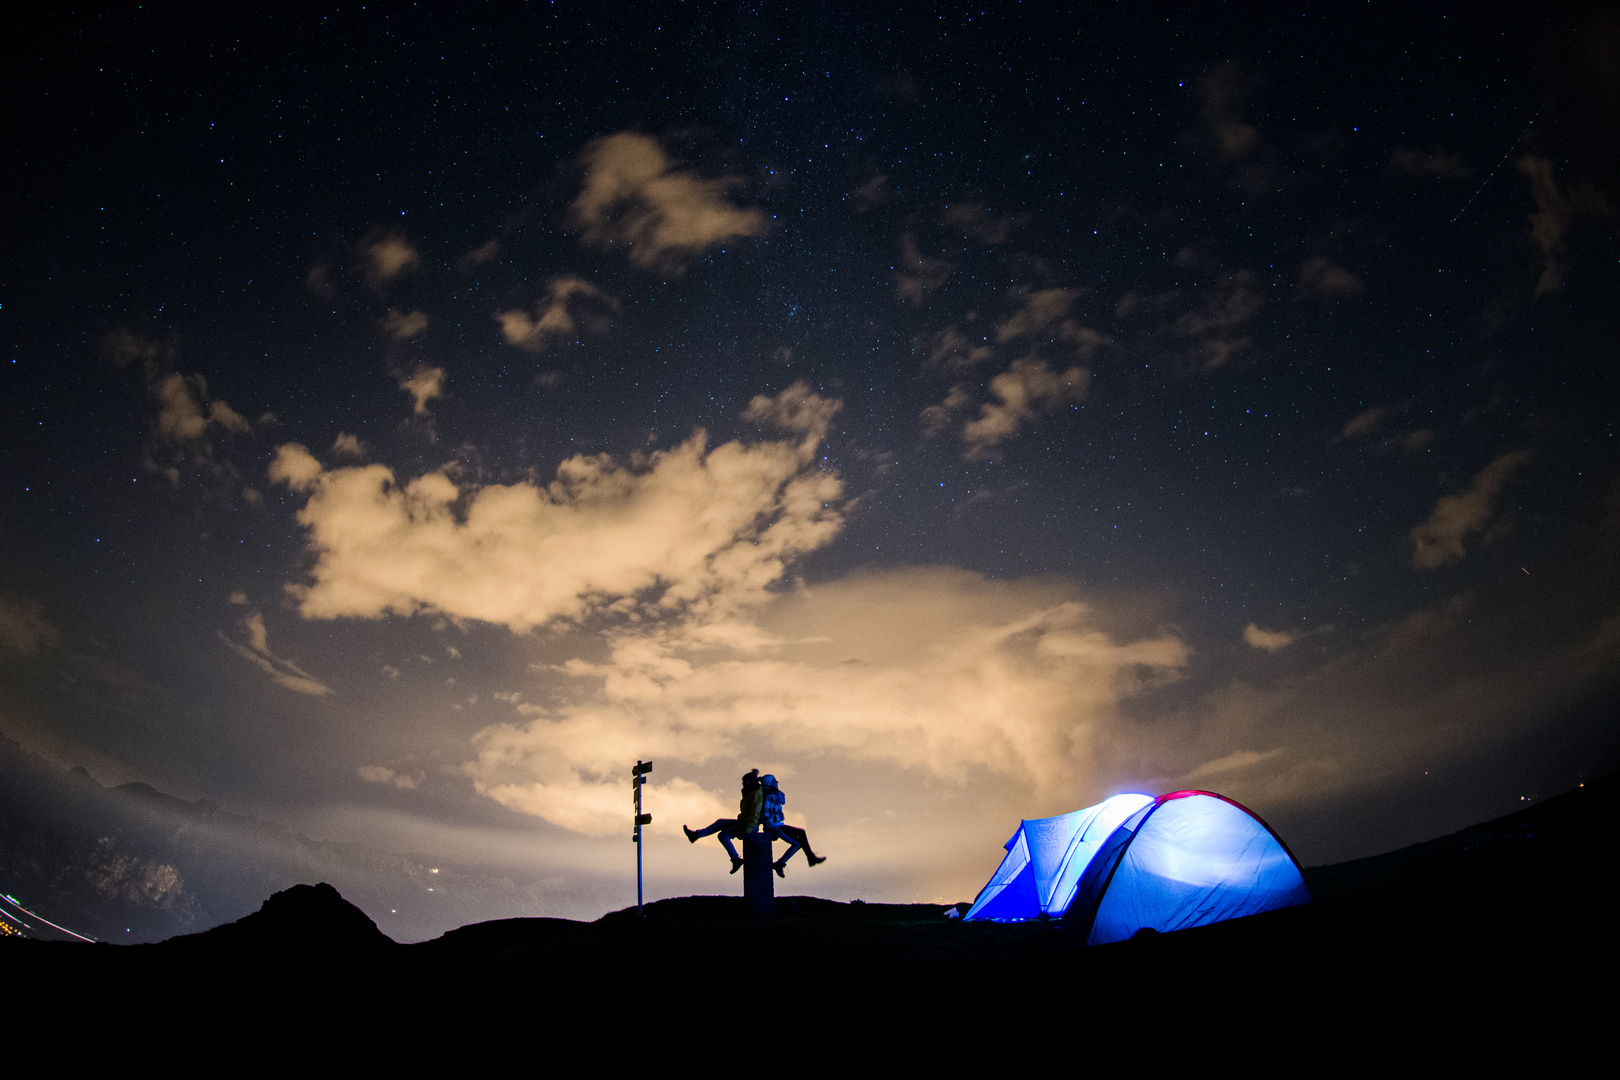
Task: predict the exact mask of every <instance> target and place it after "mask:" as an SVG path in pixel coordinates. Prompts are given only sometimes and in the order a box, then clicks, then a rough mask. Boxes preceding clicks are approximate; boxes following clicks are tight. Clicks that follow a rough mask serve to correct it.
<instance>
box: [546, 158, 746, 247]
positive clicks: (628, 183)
mask: <svg viewBox="0 0 1620 1080" xmlns="http://www.w3.org/2000/svg"><path fill="white" fill-rule="evenodd" d="M580 160H581V162H582V163H583V165H584V168H585V184H584V186H583V188H582V189H581V190H580V193H579V197H578V198H576V199H575V200H574V203H573V206H572V207H571V208H570V214H571V217H572V220H573V223H574V225H575V226H576V227H577V228H579V229H580V230H581V232H582V233H583V234H584V237H585V240H586V242H588V243H591V244H594V245H596V246H598V247H605V248H616V247H620V248H624V249H625V253H626V255H627V257H628V258H629V259H630V262H631V263H632V264H633V265H635V266H640V267H644V268H647V269H657V270H665V271H678V270H680V269H681V268H683V267H684V266H685V264H686V263H687V262H688V261H690V260H691V259H692V258H694V257H696V256H697V255H699V254H701V253H702V252H704V251H705V250H707V249H708V248H711V247H714V246H716V245H718V244H723V243H725V242H726V241H727V240H730V239H732V238H734V237H745V236H763V235H764V234H765V230H766V217H765V215H764V213H762V212H761V211H759V210H754V209H742V208H740V207H738V206H735V205H733V203H732V202H731V200H730V199H729V197H728V193H729V192H730V191H731V190H732V189H733V188H735V187H736V186H737V183H738V182H737V181H736V180H733V179H730V178H722V179H718V180H704V179H701V178H700V177H698V176H696V175H695V174H693V173H690V172H686V171H684V170H681V169H677V168H676V167H675V166H674V164H673V163H672V162H671V161H670V159H669V156H668V155H666V154H665V153H664V151H663V148H662V147H660V146H659V145H658V141H657V140H656V139H653V138H650V137H648V136H646V135H639V134H637V133H635V132H632V131H621V132H619V133H618V134H616V135H609V136H606V137H604V138H600V139H594V140H592V141H591V143H590V144H589V145H587V146H586V147H585V150H584V152H583V153H582V154H581V155H580Z"/></svg>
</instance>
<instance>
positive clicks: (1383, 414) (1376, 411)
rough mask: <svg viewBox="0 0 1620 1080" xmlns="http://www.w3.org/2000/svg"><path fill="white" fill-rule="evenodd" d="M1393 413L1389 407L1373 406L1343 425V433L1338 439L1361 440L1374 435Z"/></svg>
mask: <svg viewBox="0 0 1620 1080" xmlns="http://www.w3.org/2000/svg"><path fill="white" fill-rule="evenodd" d="M1394 411H1395V410H1394V408H1393V407H1392V406H1389V405H1374V406H1373V407H1372V408H1370V409H1364V410H1362V411H1361V412H1358V413H1356V415H1354V416H1352V417H1351V418H1350V419H1349V420H1348V421H1347V422H1346V423H1345V425H1344V431H1343V432H1341V433H1340V435H1339V438H1340V439H1363V438H1366V437H1367V436H1369V435H1373V434H1376V433H1377V432H1378V430H1379V429H1380V428H1382V427H1383V426H1384V422H1385V421H1387V420H1388V419H1389V418H1390V415H1391V414H1392V413H1393V412H1394Z"/></svg>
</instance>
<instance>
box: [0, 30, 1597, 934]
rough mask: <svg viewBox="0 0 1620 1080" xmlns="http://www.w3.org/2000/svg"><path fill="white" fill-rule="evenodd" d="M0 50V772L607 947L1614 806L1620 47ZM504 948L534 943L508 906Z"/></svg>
mask: <svg viewBox="0 0 1620 1080" xmlns="http://www.w3.org/2000/svg"><path fill="white" fill-rule="evenodd" d="M42 26H43V29H42V30H41V32H39V33H37V34H35V35H34V36H31V37H29V38H27V39H25V40H13V41H11V42H10V43H9V44H8V45H7V46H6V49H7V53H8V59H7V63H6V65H5V66H6V69H7V75H6V76H5V77H6V79H7V81H8V87H7V98H8V101H10V102H11V103H12V104H11V107H10V108H9V109H8V110H7V111H8V114H9V115H8V118H7V120H6V127H7V138H6V139H5V141H4V148H3V151H0V152H3V153H4V155H5V158H6V161H7V168H6V181H5V183H4V185H3V189H4V198H5V211H6V212H5V214H4V220H5V226H4V228H5V235H6V240H5V244H4V248H3V250H0V346H3V349H4V353H3V354H0V409H3V415H4V433H5V434H4V438H5V454H4V455H3V459H0V462H3V463H0V523H3V524H0V731H3V732H4V733H5V734H6V735H7V736H8V737H10V738H12V739H15V740H17V741H18V742H20V743H21V744H22V745H23V746H25V747H27V748H28V749H30V750H33V751H35V752H37V753H39V754H41V755H43V756H45V757H46V758H48V759H49V760H51V761H54V762H56V763H58V764H60V765H62V766H71V765H83V766H84V767H85V768H87V769H88V770H89V772H90V773H91V774H92V775H93V776H94V777H95V778H97V779H98V780H99V781H100V782H102V783H104V784H115V783H124V782H129V781H137V780H138V781H142V782H145V783H149V784H151V785H152V786H154V787H156V788H158V789H160V790H163V791H166V792H170V793H173V794H175V795H177V796H179V797H182V798H186V799H198V798H207V799H210V800H213V801H215V802H217V803H218V804H220V805H221V806H224V807H227V808H230V809H231V810H232V811H233V812H238V813H243V814H251V815H257V816H259V817H261V818H263V819H266V820H274V821H278V822H283V823H285V824H286V825H288V826H289V827H291V828H295V829H298V830H301V831H303V832H305V833H307V834H308V835H310V836H314V837H319V838H323V839H333V840H340V841H344V842H352V843H357V844H369V845H374V846H377V847H381V848H384V849H388V850H397V851H410V852H423V853H428V854H443V855H445V856H447V857H448V856H455V857H457V858H461V859H463V860H472V861H483V862H487V863H488V864H489V865H492V866H500V867H505V868H507V869H508V870H510V871H511V872H512V873H514V874H516V875H518V876H522V875H530V876H532V877H535V878H544V879H546V880H548V881H553V882H558V883H561V884H559V885H558V887H557V888H556V889H555V890H554V897H555V903H554V908H553V910H552V913H554V914H561V915H575V916H590V915H595V914H599V913H600V912H601V911H603V910H607V909H609V908H614V907H619V906H622V905H623V904H624V903H626V902H628V900H629V899H633V875H634V861H633V858H634V856H633V851H634V849H633V847H632V845H631V844H630V842H629V828H630V826H629V818H630V813H631V808H630V798H629V795H630V791H629V786H628V770H629V767H630V766H631V765H632V764H633V763H634V762H635V761H637V760H638V759H650V760H652V761H654V762H655V769H654V772H653V773H652V775H651V777H650V779H651V780H652V783H651V785H650V786H649V788H648V789H647V793H646V804H647V806H646V808H647V809H648V810H649V811H650V812H652V813H653V815H654V824H653V825H652V826H651V827H650V829H651V835H650V837H649V842H648V844H647V849H646V855H647V859H648V882H649V884H648V888H649V895H651V896H661V895H679V894H686V893H692V892H717V891H733V892H734V891H738V889H739V888H740V883H739V880H738V879H736V878H728V877H727V876H726V875H725V873H724V870H725V868H726V867H725V862H724V859H723V858H722V857H721V855H720V853H719V851H718V849H717V848H713V847H712V845H702V846H700V847H697V848H692V847H689V846H688V845H687V844H686V843H685V842H684V840H683V839H682V837H681V836H680V832H679V826H680V825H681V824H682V823H683V822H685V823H688V824H692V825H694V826H696V825H699V824H703V823H706V822H707V821H709V820H712V819H713V818H715V817H719V816H721V815H723V814H726V813H728V812H729V811H730V808H732V807H734V805H735V793H736V784H737V777H738V776H739V775H740V774H741V773H742V772H743V771H745V770H746V769H748V768H751V767H759V768H761V769H764V770H767V771H773V772H775V773H776V774H777V775H778V776H779V777H780V778H781V780H782V786H783V788H784V790H785V791H786V793H787V796H788V802H787V809H788V811H789V820H790V821H795V822H797V823H799V824H801V825H803V826H805V827H807V828H808V829H809V832H810V836H811V838H812V840H813V841H814V843H815V846H816V847H817V849H818V850H819V851H821V852H822V853H823V854H826V855H828V856H829V857H830V858H829V862H828V863H827V864H826V865H825V866H822V867H818V868H816V869H815V870H813V871H812V870H809V869H807V868H804V867H802V865H800V864H795V867H794V868H792V869H790V880H789V882H788V883H787V886H786V887H787V888H788V889H789V890H790V891H809V892H815V893H818V894H820V895H825V896H832V897H835V898H850V897H855V896H861V897H865V898H867V899H884V900H928V899H935V898H939V899H944V900H950V901H954V900H958V899H967V898H971V896H972V895H973V894H974V892H975V891H976V890H977V888H978V887H979V886H980V885H981V884H982V883H983V881H984V879H985V878H986V877H987V876H988V874H989V872H990V871H991V870H992V869H994V867H995V865H996V864H997V862H998V861H999V858H1000V855H1001V850H1000V845H1001V844H1002V842H1003V841H1004V840H1005V839H1006V837H1007V836H1008V835H1009V834H1010V833H1011V832H1012V830H1013V828H1014V827H1015V826H1016V823H1017V821H1018V819H1019V818H1021V817H1026V818H1027V817H1038V816H1044V815H1048V814H1054V813H1060V812H1064V811H1067V810H1072V809H1077V808H1079V807H1082V806H1086V805H1089V804H1091V803H1094V802H1096V801H1098V800H1100V799H1101V798H1103V797H1106V796H1107V795H1110V794H1113V793H1116V792H1120V791H1131V790H1140V791H1147V792H1149V793H1158V792H1162V791H1169V790H1174V789H1176V788H1182V787H1198V788H1204V789H1207V790H1215V791H1219V792H1221V793H1223V794H1226V795H1229V796H1231V797H1233V798H1235V799H1238V800H1240V801H1243V802H1244V803H1246V804H1247V805H1249V806H1250V807H1252V808H1253V809H1255V810H1256V811H1257V812H1259V813H1261V814H1262V815H1264V816H1265V817H1266V818H1267V819H1268V820H1269V821H1271V822H1272V824H1273V825H1274V826H1275V827H1276V828H1277V829H1278V831H1279V832H1280V833H1281V834H1282V835H1283V837H1284V838H1285V839H1286V840H1288V841H1289V842H1290V844H1291V845H1292V846H1293V848H1294V850H1295V852H1296V854H1297V855H1298V856H1299V858H1300V859H1301V861H1302V862H1305V863H1307V864H1311V863H1321V862H1328V861H1333V860H1338V859H1345V858H1352V857H1357V856H1361V855H1367V854H1373V853H1376V852H1378V851H1382V850H1387V849H1389V848H1391V847H1394V846H1397V845H1399V844H1403V843H1409V842H1414V841H1417V840H1421V839H1425V838H1428V837H1431V836H1434V835H1438V834H1440V833H1442V832H1445V831H1447V830H1449V829H1453V828H1457V827H1461V826H1463V825H1466V824H1469V823H1472V822H1474V821H1478V820H1483V819H1485V818H1488V817H1492V816H1496V815H1498V814H1501V813H1505V812H1508V811H1511V810H1513V809H1516V808H1517V807H1519V806H1521V805H1522V804H1523V803H1522V800H1524V799H1526V798H1536V797H1540V796H1543V795H1548V794H1553V793H1556V792H1558V791H1561V790H1564V789H1566V788H1568V787H1571V786H1573V785H1574V784H1576V783H1579V782H1580V781H1581V780H1582V779H1585V778H1588V777H1591V776H1595V775H1599V774H1601V773H1602V772H1606V771H1609V770H1612V769H1613V768H1615V767H1616V766H1617V765H1620V758H1617V756H1616V753H1615V750H1616V740H1617V727H1616V723H1615V716H1616V706H1617V704H1620V564H1617V558H1616V556H1617V552H1620V547H1617V541H1620V446H1617V440H1616V437H1615V431H1616V404H1617V400H1620V395H1617V390H1620V374H1617V365H1616V342H1617V340H1620V334H1617V331H1620V304H1617V303H1615V297H1616V296H1620V243H1617V239H1620V233H1617V229H1620V168H1617V166H1620V160H1617V153H1616V150H1617V147H1620V141H1617V140H1616V139H1615V132H1616V128H1617V124H1620V17H1616V16H1615V15H1614V14H1613V12H1612V10H1610V11H1605V9H1604V8H1603V7H1602V6H1593V7H1583V6H1567V7H1562V8H1557V9H1552V8H1546V9H1542V8H1538V9H1537V10H1534V11H1531V10H1528V8H1521V7H1519V6H1510V7H1505V8H1500V9H1495V8H1489V7H1485V8H1469V9H1468V10H1466V11H1464V10H1460V9H1459V10H1452V11H1449V12H1448V11H1447V10H1446V9H1445V8H1439V7H1437V8H1428V7H1425V6H1421V5H1417V6H1414V5H1386V4H1375V5H1368V6H1366V7H1365V8H1362V9H1358V10H1354V11H1352V10H1350V9H1349V8H1348V6H1340V5H1331V6H1327V7H1312V8H1310V9H1309V10H1307V11H1305V12H1304V13H1301V12H1299V11H1297V10H1292V9H1287V8H1281V7H1269V6H1261V7H1253V8H1250V9H1248V10H1247V11H1246V12H1245V13H1244V14H1243V15H1241V16H1237V17H1233V16H1228V15H1226V14H1225V13H1221V14H1219V15H1210V14H1208V13H1190V12H1186V11H1178V10H1175V9H1173V8H1170V7H1168V6H1161V5H1142V6H1140V7H1138V6H1134V5H1132V6H1119V7H1106V8H1104V7H1100V6H1099V7H1098V9H1097V10H1093V11H1089V12H1080V13H1073V12H1070V13H1064V14H1061V15H1060V14H1041V13H1040V12H1039V10H1038V8H1037V9H1033V10H1032V9H1031V8H1030V7H1029V6H1026V7H1025V8H1024V9H1020V10H1012V11H999V10H998V11H988V12H987V11H980V10H978V9H976V8H968V7H960V6H957V7H946V6H943V5H922V6H918V5H889V6H885V9H884V10H882V11H878V12H871V11H866V10H863V9H862V7H861V6H857V5H837V4H803V5H793V6H792V8H791V10H788V9H778V10H772V9H769V8H756V7H754V6H751V5H743V4H734V5H733V4H709V5H695V4H682V5H676V4H667V5H642V6H634V7H632V6H629V5H625V6H612V5H607V6H602V5H564V4H558V5H549V6H538V5H533V6H529V7H510V6H506V5H468V6H465V7H461V8H457V9H456V10H454V11H449V10H439V11H435V10H431V9H424V8H418V7H414V6H406V5H387V4H384V5H377V4H367V5H355V4H346V5H341V6H333V7H331V8H329V9H328V10H326V11H325V12H324V13H322V12H320V11H316V10H313V9H298V10H292V11H289V10H282V9H280V8H276V9H263V8H259V7H256V6H254V5H233V6H232V7H230V8H229V9H228V10H221V11H217V12H212V13H210V14H208V15H207V16H206V17H204V18H201V19H199V18H196V17H194V13H187V14H186V15H185V16H184V17H182V16H181V15H180V14H179V13H177V12H175V11H172V10H167V9H165V8H164V7H163V6H162V5H159V6H157V7H156V8H153V7H146V8H141V9H132V8H118V9H114V10H108V11H103V12H100V13H96V12H94V11H90V12H84V11H81V12H77V13H52V14H49V15H46V16H43V23H42ZM570 882H581V883H585V882H589V885H588V887H587V886H586V885H585V884H581V885H580V886H579V887H578V888H574V889H572V891H571V887H570V886H569V883H570Z"/></svg>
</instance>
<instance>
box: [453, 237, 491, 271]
mask: <svg viewBox="0 0 1620 1080" xmlns="http://www.w3.org/2000/svg"><path fill="white" fill-rule="evenodd" d="M500 253H501V242H500V241H499V240H497V239H490V240H486V241H484V242H483V243H482V244H479V245H478V246H477V247H475V248H473V249H472V250H471V251H469V252H467V253H465V254H464V255H462V256H461V258H459V259H457V260H456V265H457V266H459V267H461V269H462V270H476V269H478V268H479V267H480V266H483V265H485V264H487V263H490V262H493V261H494V259H495V256H497V255H499V254H500Z"/></svg>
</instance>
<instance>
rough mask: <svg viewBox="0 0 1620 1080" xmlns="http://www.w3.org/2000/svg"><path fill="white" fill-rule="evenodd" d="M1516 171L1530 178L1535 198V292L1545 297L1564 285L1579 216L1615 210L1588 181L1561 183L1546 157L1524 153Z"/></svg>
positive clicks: (1532, 219) (1532, 235)
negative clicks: (1538, 272)
mask: <svg viewBox="0 0 1620 1080" xmlns="http://www.w3.org/2000/svg"><path fill="white" fill-rule="evenodd" d="M1519 171H1520V172H1521V173H1523V174H1524V176H1525V178H1526V179H1527V180H1529V181H1530V192H1531V194H1532V195H1533V196H1534V197H1535V200H1536V210H1535V213H1533V214H1531V215H1530V240H1531V242H1532V243H1534V244H1535V246H1536V247H1537V248H1538V249H1539V250H1540V252H1541V276H1540V277H1539V278H1537V279H1536V295H1537V296H1544V295H1546V294H1548V293H1555V292H1557V291H1558V290H1559V289H1562V288H1563V287H1564V275H1565V274H1566V273H1567V272H1568V269H1569V267H1568V260H1569V233H1570V230H1571V229H1572V228H1573V227H1574V226H1575V225H1576V224H1577V223H1578V222H1580V221H1581V220H1582V219H1586V218H1606V217H1608V216H1610V215H1611V214H1612V213H1613V212H1614V210H1613V208H1612V207H1611V206H1610V205H1609V202H1608V200H1607V199H1605V198H1604V197H1603V195H1602V193H1600V192H1599V191H1598V190H1597V189H1596V188H1594V187H1593V186H1592V185H1591V184H1589V183H1584V182H1583V183H1580V184H1574V185H1565V186H1560V185H1559V183H1558V179H1557V178H1556V177H1555V176H1554V175H1553V163H1552V162H1551V161H1549V160H1548V159H1547V158H1544V157H1536V156H1535V155H1533V154H1525V155H1524V156H1523V157H1521V158H1519Z"/></svg>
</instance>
